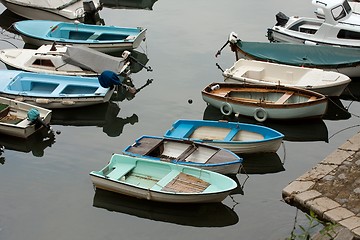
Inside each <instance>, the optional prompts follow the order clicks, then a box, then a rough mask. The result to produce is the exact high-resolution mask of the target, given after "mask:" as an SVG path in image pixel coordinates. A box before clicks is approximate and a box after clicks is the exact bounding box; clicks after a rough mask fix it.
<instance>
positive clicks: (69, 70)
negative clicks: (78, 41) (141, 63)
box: [0, 44, 130, 77]
mask: <svg viewBox="0 0 360 240" xmlns="http://www.w3.org/2000/svg"><path fill="white" fill-rule="evenodd" d="M129 55H130V52H128V51H124V53H123V55H122V57H113V56H110V55H108V54H105V53H101V52H99V51H96V50H93V49H90V48H88V47H85V46H80V45H79V46H71V45H55V44H53V45H42V46H41V47H39V48H38V49H18V48H13V49H2V50H0V61H2V62H3V63H4V64H5V65H6V67H7V68H8V69H11V70H23V71H27V72H38V73H49V74H60V75H67V76H87V77H96V76H98V75H100V74H101V73H102V72H103V71H105V70H110V71H113V72H115V73H117V74H121V73H124V72H126V70H128V66H129V65H130V61H129V60H128V56H129Z"/></svg>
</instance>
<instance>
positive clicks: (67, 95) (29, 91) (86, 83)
mask: <svg viewBox="0 0 360 240" xmlns="http://www.w3.org/2000/svg"><path fill="white" fill-rule="evenodd" d="M0 76H1V80H0V95H1V96H3V97H7V98H11V99H16V100H19V101H22V102H28V103H30V104H34V105H37V106H42V107H46V108H49V109H53V108H68V107H83V106H88V105H93V104H99V103H103V102H107V101H109V99H110V97H111V95H112V93H113V91H114V89H109V88H103V87H101V86H100V83H99V81H98V79H97V78H90V77H81V76H62V75H51V74H41V73H30V72H22V71H15V70H0Z"/></svg>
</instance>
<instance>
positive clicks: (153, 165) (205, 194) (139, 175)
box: [90, 154, 237, 203]
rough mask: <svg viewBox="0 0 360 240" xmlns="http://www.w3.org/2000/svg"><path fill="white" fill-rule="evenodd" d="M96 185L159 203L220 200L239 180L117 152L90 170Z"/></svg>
mask: <svg viewBox="0 0 360 240" xmlns="http://www.w3.org/2000/svg"><path fill="white" fill-rule="evenodd" d="M90 176H91V180H92V182H93V184H94V186H95V187H96V188H100V189H104V190H108V191H112V192H117V193H121V194H124V195H128V196H132V197H136V198H141V199H147V200H151V201H158V202H172V203H206V202H221V201H222V200H224V199H225V198H226V197H227V196H228V195H229V193H230V192H231V190H233V189H235V188H236V186H237V185H236V182H235V181H234V180H232V179H231V178H229V177H227V176H224V175H222V174H219V173H215V172H212V171H207V170H204V169H200V168H193V167H189V166H185V165H181V164H173V163H168V162H163V161H153V160H148V159H144V158H136V157H131V156H126V155H120V154H114V155H113V156H112V157H111V160H110V162H109V163H108V164H107V165H106V166H105V167H104V168H103V169H102V170H100V171H92V172H91V173H90Z"/></svg>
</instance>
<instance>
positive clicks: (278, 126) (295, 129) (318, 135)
mask: <svg viewBox="0 0 360 240" xmlns="http://www.w3.org/2000/svg"><path fill="white" fill-rule="evenodd" d="M203 119H204V120H215V121H218V120H226V121H233V122H244V123H250V124H257V125H263V126H267V127H269V128H272V129H275V130H277V131H279V132H281V133H282V134H284V135H285V137H284V140H285V141H294V142H312V141H324V142H328V129H327V127H326V124H325V122H324V121H323V120H321V119H314V120H311V121H266V122H264V123H259V122H257V121H255V120H254V119H253V118H249V117H243V116H238V117H236V116H235V115H234V114H232V115H230V116H224V115H222V114H221V112H220V111H219V109H217V108H214V107H212V106H211V105H208V106H207V107H206V108H205V111H204V115H203Z"/></svg>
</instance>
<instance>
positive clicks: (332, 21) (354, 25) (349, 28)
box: [267, 0, 360, 47]
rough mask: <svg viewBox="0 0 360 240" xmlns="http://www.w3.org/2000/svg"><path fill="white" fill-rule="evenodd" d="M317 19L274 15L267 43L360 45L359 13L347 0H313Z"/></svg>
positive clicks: (281, 14) (280, 14)
mask: <svg viewBox="0 0 360 240" xmlns="http://www.w3.org/2000/svg"><path fill="white" fill-rule="evenodd" d="M312 4H313V5H314V6H315V7H316V11H315V14H316V16H317V18H311V17H298V16H292V17H287V16H286V15H285V14H283V13H281V12H280V13H278V14H277V15H276V18H277V23H276V24H275V26H273V27H272V28H271V29H268V34H267V37H268V39H269V41H270V42H290V43H301V44H310V45H336V46H341V47H360V38H359V35H360V15H359V14H357V13H354V12H353V10H352V8H351V6H350V4H349V2H348V1H347V0H321V1H319V0H312Z"/></svg>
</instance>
